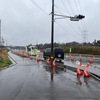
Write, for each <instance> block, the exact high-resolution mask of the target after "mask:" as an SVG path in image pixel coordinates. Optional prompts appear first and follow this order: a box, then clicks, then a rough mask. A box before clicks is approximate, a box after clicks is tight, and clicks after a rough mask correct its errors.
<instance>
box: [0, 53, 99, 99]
mask: <svg viewBox="0 0 100 100" xmlns="http://www.w3.org/2000/svg"><path fill="white" fill-rule="evenodd" d="M9 54H10V56H11V57H13V59H14V60H15V61H16V62H17V64H16V65H14V66H12V67H9V68H7V69H4V70H2V71H0V100H100V81H97V80H95V79H93V78H92V77H88V78H84V77H83V76H76V73H75V72H72V71H70V70H66V72H64V71H61V70H57V73H55V74H54V81H53V82H52V81H51V78H50V72H49V68H48V66H46V64H45V63H43V62H39V63H37V62H36V61H35V60H30V59H29V58H21V57H18V56H16V55H14V54H11V53H9Z"/></svg>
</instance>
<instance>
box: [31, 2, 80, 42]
mask: <svg viewBox="0 0 100 100" xmlns="http://www.w3.org/2000/svg"><path fill="white" fill-rule="evenodd" d="M30 1H31V2H32V3H33V4H34V5H35V6H37V7H38V8H39V9H40V10H41V11H42V12H43V13H44V14H45V15H46V16H49V14H48V13H47V12H46V11H45V10H44V9H42V8H41V7H40V6H39V5H38V4H37V3H36V2H35V1H33V0H30ZM49 18H50V16H49ZM56 24H58V23H57V22H56ZM58 26H60V27H61V28H62V29H63V30H64V31H67V30H66V29H65V28H64V27H63V26H62V25H60V24H58ZM74 31H75V30H74ZM73 37H74V38H75V37H76V36H73ZM76 38H77V37H76ZM77 39H78V40H79V38H77Z"/></svg>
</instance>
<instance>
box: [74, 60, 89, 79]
mask: <svg viewBox="0 0 100 100" xmlns="http://www.w3.org/2000/svg"><path fill="white" fill-rule="evenodd" d="M81 66H82V63H81V62H78V67H77V70H76V73H77V75H84V77H90V76H91V75H90V74H89V72H88V68H89V67H90V63H88V64H87V65H86V66H85V68H84V71H81V70H80V68H81Z"/></svg>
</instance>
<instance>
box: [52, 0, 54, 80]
mask: <svg viewBox="0 0 100 100" xmlns="http://www.w3.org/2000/svg"><path fill="white" fill-rule="evenodd" d="M51 14H52V19H51V81H53V59H54V56H53V42H54V0H52V13H51Z"/></svg>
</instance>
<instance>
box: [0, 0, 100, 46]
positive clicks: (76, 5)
mask: <svg viewBox="0 0 100 100" xmlns="http://www.w3.org/2000/svg"><path fill="white" fill-rule="evenodd" d="M51 4H52V0H0V19H1V29H2V30H1V34H2V36H3V38H4V40H5V41H6V42H7V44H8V45H28V44H30V43H31V44H34V45H35V44H36V43H38V44H39V43H50V42H51V15H49V14H50V13H51ZM55 13H56V14H60V15H66V16H72V17H73V16H75V15H78V14H82V15H85V18H84V19H82V20H80V21H77V22H75V21H70V19H69V18H66V19H56V20H55V32H54V36H55V37H54V41H55V42H59V43H65V42H72V41H76V42H80V43H82V42H93V41H94V39H96V40H100V0H55ZM55 18H57V17H56V16H55Z"/></svg>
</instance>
